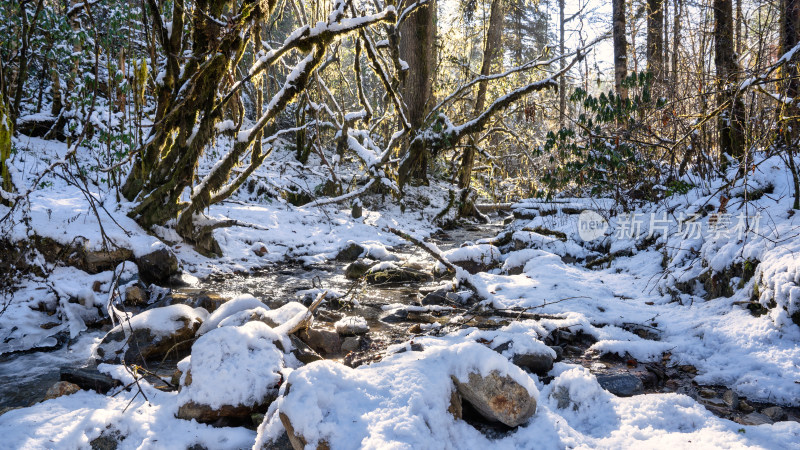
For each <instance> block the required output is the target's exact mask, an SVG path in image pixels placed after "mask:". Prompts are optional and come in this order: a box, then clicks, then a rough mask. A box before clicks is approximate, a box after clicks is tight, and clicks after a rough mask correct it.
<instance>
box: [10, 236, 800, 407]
mask: <svg viewBox="0 0 800 450" xmlns="http://www.w3.org/2000/svg"><path fill="white" fill-rule="evenodd" d="M501 229H502V225H501V224H500V223H492V224H488V225H481V226H468V227H466V228H458V229H454V230H449V231H446V232H441V233H439V234H436V235H434V236H432V237H431V241H432V242H434V243H435V244H436V245H437V246H438V247H439V248H440V249H441V250H448V249H451V248H455V247H459V246H461V245H462V244H463V243H465V242H474V241H476V240H478V239H481V238H487V237H494V236H496V235H497V234H498V232H500V231H501ZM391 253H392V254H393V255H395V256H396V257H398V258H399V259H400V260H402V261H416V262H418V263H419V262H421V263H422V264H423V266H422V267H423V268H424V269H425V270H427V269H429V268H430V267H431V264H432V263H433V260H432V259H431V258H430V257H429V256H428V255H427V254H425V253H424V252H423V251H422V250H420V249H419V248H417V247H415V246H412V245H402V246H398V247H395V248H393V249H391ZM348 264H349V262H340V261H335V260H332V261H328V262H326V263H323V264H315V265H311V266H304V265H302V264H297V263H282V264H277V265H274V266H269V267H264V268H261V269H259V270H256V271H253V272H251V273H249V274H245V275H228V276H219V277H210V278H208V279H205V280H200V281H198V282H197V283H196V284H194V285H192V286H188V287H187V286H184V287H174V288H173V289H171V290H170V291H169V295H168V300H169V301H170V302H172V303H177V302H182V303H188V304H191V305H193V306H203V305H214V304H216V305H218V304H220V303H221V302H224V301H225V300H226V299H230V298H232V297H234V296H236V295H239V294H251V295H253V296H255V297H256V298H258V299H260V300H261V301H263V302H264V303H266V304H267V305H268V306H269V307H270V308H278V307H280V306H282V305H283V304H285V303H286V302H288V301H296V300H298V293H299V292H300V291H304V290H312V289H325V290H335V291H337V292H340V293H347V294H346V295H345V301H343V302H327V304H326V303H323V306H321V307H320V309H319V310H318V311H317V313H316V319H317V322H316V325H315V327H320V328H329V329H332V328H333V322H335V321H337V320H338V319H340V318H341V317H343V316H344V315H358V316H361V317H364V318H365V319H367V323H368V324H369V327H370V332H369V333H368V337H367V338H365V339H364V338H362V339H361V340H360V347H359V348H358V350H357V351H353V352H350V353H348V354H347V356H344V355H341V359H342V360H343V362H344V363H345V364H348V365H351V366H356V365H359V364H362V363H366V362H369V361H373V360H376V359H380V357H381V356H380V355H381V351H382V350H383V349H385V347H386V346H388V345H390V344H392V343H395V342H402V341H404V340H407V339H409V338H410V337H413V334H415V333H419V332H420V328H419V327H418V328H417V329H416V331H412V330H413V327H414V325H415V324H420V323H426V322H427V323H431V322H436V321H439V322H442V323H443V322H446V321H447V320H448V319H449V317H450V316H449V315H448V314H447V313H446V312H445V313H444V314H442V315H441V317H439V318H437V317H435V316H432V315H430V314H428V315H427V317H426V318H425V320H420V318H419V317H416V318H409V320H405V319H401V320H391V319H392V317H390V316H391V315H392V314H393V310H392V308H388V307H387V306H388V305H405V306H414V305H418V304H419V301H420V300H421V299H422V298H423V297H424V293H425V292H428V291H432V290H434V289H435V287H436V286H438V285H440V284H441V281H436V280H431V281H427V282H412V283H401V284H382V285H374V284H373V285H370V284H365V283H363V282H355V281H352V280H349V279H347V278H346V277H345V275H344V272H345V267H346V266H347V265H348ZM307 300H310V297H309V299H307ZM161 303H162V304H163V301H162V302H161ZM498 322H500V321H492V323H493V324H495V325H493V326H497V325H496V324H497V323H498ZM471 325H475V323H471ZM103 334H104V333H103V332H102V331H100V330H92V331H89V332H86V333H83V334H82V335H81V336H79V337H78V338H77V339H76V340H74V341H72V342H69V343H67V344H66V345H65V346H63V347H61V348H59V349H57V350H55V351H50V352H34V353H28V354H17V355H6V356H0V414H1V413H2V411H3V409H5V408H8V407H24V406H28V405H31V404H33V403H36V402H38V401H41V400H42V399H43V398H44V395H45V392H46V391H47V389H48V388H49V387H50V386H52V385H53V384H54V383H55V382H56V381H58V379H59V372H60V370H61V369H62V368H75V367H82V366H85V365H87V364H91V363H92V362H93V359H92V358H91V354H90V352H91V348H92V347H93V344H94V343H96V342H97V341H99V339H101V338H102V336H103ZM565 339H566V340H564V341H562V342H552V340H550V341H547V342H546V343H548V345H553V344H558V345H560V346H561V347H562V348H563V349H564V360H565V361H566V362H571V363H575V364H580V365H583V366H585V367H587V368H589V369H590V370H591V371H592V372H594V373H596V374H598V375H606V376H616V375H622V376H632V375H633V376H636V377H638V378H639V379H641V380H643V382H644V392H645V393H656V392H678V393H683V394H686V395H689V396H692V397H694V398H696V399H697V400H698V401H699V402H700V403H701V404H703V405H704V406H705V407H706V408H708V409H709V410H711V411H712V412H714V413H715V414H717V415H719V416H721V417H726V418H729V419H733V420H740V419H741V417H742V416H743V414H745V413H747V412H748V411H747V408H752V407H754V408H755V409H756V410H763V409H764V408H767V407H769V406H770V405H768V404H764V403H752V404H747V408H745V409H744V410H742V408H741V407H740V405H734V406H731V405H725V404H724V403H721V400H720V399H721V398H723V397H724V395H723V394H724V393H725V391H726V388H725V387H724V386H698V385H697V384H696V383H694V381H693V378H694V374H695V373H696V372H694V373H693V372H692V371H693V369H694V368H692V367H684V366H681V367H669V368H668V367H665V366H664V365H662V364H661V363H648V364H641V363H638V362H635V361H633V362H632V361H630V360H627V361H626V360H624V359H622V358H619V357H615V356H609V355H595V354H591V353H587V352H586V349H587V348H588V347H589V346H590V345H591V342H590V341H586V340H584V337H582V336H580V335H579V336H571V337H570V336H567V337H565ZM176 362H177V361H167V363H166V364H165V365H164V366H160V367H159V370H157V373H158V374H159V375H162V376H169V375H170V374H171V372H172V371H173V370H174V367H175V363H176ZM545 381H546V380H545ZM785 409H786V411H787V412H789V413H790V415H791V416H800V410H798V408H785ZM751 411H752V410H751Z"/></svg>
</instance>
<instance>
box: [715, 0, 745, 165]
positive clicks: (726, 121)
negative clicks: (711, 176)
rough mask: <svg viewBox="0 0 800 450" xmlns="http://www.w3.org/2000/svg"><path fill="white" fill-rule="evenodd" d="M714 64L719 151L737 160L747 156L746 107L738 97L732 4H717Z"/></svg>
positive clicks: (724, 1) (721, 0)
mask: <svg viewBox="0 0 800 450" xmlns="http://www.w3.org/2000/svg"><path fill="white" fill-rule="evenodd" d="M714 64H715V65H716V70H717V91H718V95H717V105H718V107H719V108H721V109H722V112H721V113H720V115H719V119H718V125H717V126H718V133H719V147H720V151H721V152H722V153H725V154H727V155H729V156H731V157H733V158H737V159H741V158H742V157H743V156H744V129H743V124H744V104H743V103H742V102H741V99H739V98H737V97H736V86H735V85H736V82H737V79H738V75H739V64H738V62H737V60H736V52H735V51H734V46H733V4H732V0H714Z"/></svg>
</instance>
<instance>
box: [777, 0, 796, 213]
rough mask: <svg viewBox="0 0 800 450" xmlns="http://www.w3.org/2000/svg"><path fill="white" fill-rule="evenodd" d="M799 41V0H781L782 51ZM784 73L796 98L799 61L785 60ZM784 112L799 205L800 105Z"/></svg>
mask: <svg viewBox="0 0 800 450" xmlns="http://www.w3.org/2000/svg"><path fill="white" fill-rule="evenodd" d="M798 42H800V0H782V5H781V50H780V53H781V54H786V52H788V51H789V50H791V49H792V48H794V47H795V46H796V45H797V44H798ZM782 75H783V77H782V78H784V79H785V81H784V83H783V95H784V96H786V97H787V98H795V99H796V98H797V96H798V94H800V73H799V71H798V69H797V64H792V63H790V64H784V66H783V68H782ZM781 115H782V117H781V119H782V121H783V122H784V124H785V125H784V126H781V129H782V130H784V136H783V141H784V144H785V145H786V153H787V155H786V158H787V161H788V162H789V168H790V169H791V172H792V181H793V183H794V204H793V205H792V208H794V209H800V180H798V173H797V167H796V165H795V162H794V157H795V151H794V148H795V147H796V146H797V141H798V136H800V130H798V125H799V124H798V122H800V120H798V116H800V109H798V108H797V107H796V106H794V105H791V106H787V107H786V108H785V109H784V111H782V114H781ZM787 125H788V126H787Z"/></svg>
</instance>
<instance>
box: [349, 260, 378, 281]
mask: <svg viewBox="0 0 800 450" xmlns="http://www.w3.org/2000/svg"><path fill="white" fill-rule="evenodd" d="M376 264H378V263H377V261H371V260H368V259H359V260H357V261H353V262H352V263H350V264H348V265H347V267H345V269H344V276H345V278H347V279H348V280H359V279H361V278H362V277H363V276H364V275H366V274H367V272H369V269H370V268H372V266H374V265H376Z"/></svg>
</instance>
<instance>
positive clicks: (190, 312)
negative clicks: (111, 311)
mask: <svg viewBox="0 0 800 450" xmlns="http://www.w3.org/2000/svg"><path fill="white" fill-rule="evenodd" d="M207 316H208V311H206V310H205V309H204V308H192V307H191V306H189V305H182V304H177V305H169V306H165V307H163V308H154V309H150V310H147V311H142V312H141V313H139V314H136V315H135V316H133V317H131V318H130V319H128V320H126V321H124V322H123V323H121V324H119V325H117V326H116V327H114V328H112V329H111V331H110V332H111V333H113V332H117V331H121V330H122V331H124V332H125V333H126V334H127V333H129V332H130V330H138V329H141V328H146V329H148V330H150V332H151V333H152V335H153V337H163V336H169V335H171V334H173V333H175V332H176V331H177V330H179V329H181V328H183V327H185V326H187V323H186V322H188V324H189V325H190V324H192V323H193V322H202V321H203V319H205V318H206V317H207Z"/></svg>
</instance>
